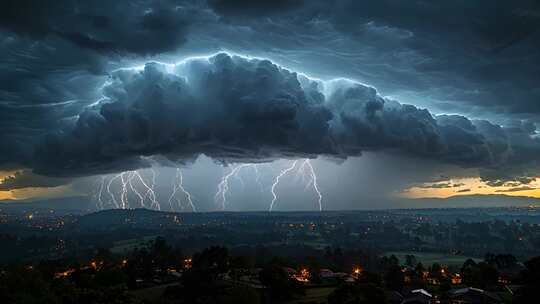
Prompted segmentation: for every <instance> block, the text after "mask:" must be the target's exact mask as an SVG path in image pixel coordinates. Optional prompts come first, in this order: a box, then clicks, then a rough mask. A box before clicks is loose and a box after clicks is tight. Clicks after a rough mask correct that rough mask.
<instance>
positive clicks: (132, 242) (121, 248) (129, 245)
mask: <svg viewBox="0 0 540 304" xmlns="http://www.w3.org/2000/svg"><path fill="white" fill-rule="evenodd" d="M155 238H156V237H155V236H146V237H143V238H139V239H128V240H122V241H118V242H115V243H114V245H113V247H112V248H111V252H112V253H115V254H126V253H128V252H131V251H133V249H135V248H143V247H146V246H148V243H149V242H150V241H153V240H154V239H155Z"/></svg>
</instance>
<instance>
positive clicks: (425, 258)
mask: <svg viewBox="0 0 540 304" xmlns="http://www.w3.org/2000/svg"><path fill="white" fill-rule="evenodd" d="M392 254H393V255H395V256H396V257H397V258H398V259H399V262H400V263H401V264H405V261H406V258H405V256H406V255H414V256H415V257H416V261H417V262H421V263H422V264H424V266H429V265H432V264H433V263H439V264H444V265H447V266H461V265H463V262H465V261H466V260H467V259H473V260H474V261H475V262H479V261H481V259H478V258H473V257H469V256H464V255H453V254H448V253H436V252H414V251H410V252H408V251H393V252H386V253H385V254H384V255H386V256H389V255H392Z"/></svg>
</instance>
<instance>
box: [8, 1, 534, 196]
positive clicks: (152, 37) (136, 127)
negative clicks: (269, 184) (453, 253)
mask: <svg viewBox="0 0 540 304" xmlns="http://www.w3.org/2000/svg"><path fill="white" fill-rule="evenodd" d="M0 8H1V9H0V69H1V73H0V137H1V138H0V139H1V144H0V170H7V169H9V170H26V171H24V172H29V171H31V170H34V171H35V172H36V173H41V174H46V175H54V176H66V177H71V176H80V175H88V174H98V173H103V172H116V171H118V170H131V169H136V168H140V167H145V166H149V165H151V164H154V163H155V161H159V162H162V163H163V162H166V161H164V160H167V161H169V162H171V161H172V162H180V163H189V162H191V161H193V160H194V159H195V158H196V156H197V155H199V154H201V153H202V154H206V155H208V156H210V157H212V158H213V159H214V160H215V161H217V162H222V163H229V162H265V161H270V160H274V159H277V158H297V157H316V156H323V157H330V158H331V159H341V160H342V159H344V158H346V157H349V156H357V155H360V154H362V153H363V152H366V151H374V152H378V151H385V153H386V152H388V153H392V154H393V155H398V156H399V155H401V156H403V157H407V158H406V159H410V158H409V157H412V158H414V159H416V160H418V163H420V162H422V163H423V164H425V166H426V167H430V168H432V169H433V170H435V165H433V163H434V162H437V163H441V164H455V165H458V166H460V167H465V168H478V169H479V173H478V174H479V175H480V177H481V178H482V180H483V181H485V182H486V183H487V184H488V185H499V184H500V185H502V184H508V183H515V184H516V185H515V187H519V186H520V185H521V184H527V183H528V182H530V181H532V180H534V178H535V177H537V176H538V174H539V172H540V166H539V164H538V159H539V157H538V155H540V148H539V147H540V144H539V137H538V126H539V123H540V107H539V103H538V99H539V98H540V90H539V86H538V82H537V81H536V78H537V75H539V74H540V52H539V51H538V50H540V44H539V41H540V39H538V38H539V37H540V31H539V30H538V29H539V28H540V6H539V5H538V2H537V1H533V0H524V1H503V0H500V1H499V0H495V1H493V0H474V1H453V2H448V1H442V0H441V1H429V2H426V1H394V0H384V1H378V2H373V1H355V0H338V1H332V2H329V1H302V0H280V1H244V0H235V1H220V0H208V1H204V0H201V1H182V0H137V1H122V0H121V1H101V0H98V1H77V0H59V1H54V2H47V3H45V2H44V1H37V0H20V1H11V0H8V1H3V2H2V4H1V5H0ZM221 51H228V52H229V53H225V54H222V55H218V56H214V57H211V58H209V59H206V57H205V58H202V59H196V60H190V61H189V62H185V63H183V64H180V65H178V66H173V65H171V64H160V63H153V62H154V61H156V62H157V61H159V62H168V63H171V62H176V61H177V60H178V59H179V58H189V57H190V56H198V55H207V54H215V53H219V52H221ZM234 53H237V54H245V55H250V56H256V57H258V58H265V59H268V60H264V59H249V60H248V59H246V58H243V57H234V56H233V57H231V56H230V55H227V54H234ZM138 65H142V66H144V67H142V68H139V69H128V68H126V67H132V66H138ZM282 66H284V67H287V68H282ZM295 71H298V72H303V73H305V74H308V75H312V76H313V77H317V78H320V80H319V79H316V78H308V77H306V76H304V75H303V74H299V73H295ZM337 77H344V78H337ZM158 156H159V159H157V158H158ZM428 164H429V165H428ZM383 166H384V164H382V165H381V171H382V172H386V171H385V169H384V168H382V167H383ZM470 172H471V171H467V174H470ZM409 173H410V174H411V175H414V173H413V172H409ZM439 173H440V174H442V175H451V174H456V172H452V173H451V174H450V173H449V174H446V173H445V172H438V173H437V174H439ZM17 178H20V179H21V180H22V181H23V182H21V183H20V184H19V183H16V181H15V180H10V184H11V185H13V186H15V184H19V185H23V184H24V185H29V184H31V183H32V181H35V183H36V185H39V184H41V185H44V184H47V182H44V181H37V180H36V179H34V178H31V179H22V178H23V176H17ZM449 178H451V176H449ZM429 181H433V180H428V181H424V180H422V181H419V182H429ZM5 187H7V186H5Z"/></svg>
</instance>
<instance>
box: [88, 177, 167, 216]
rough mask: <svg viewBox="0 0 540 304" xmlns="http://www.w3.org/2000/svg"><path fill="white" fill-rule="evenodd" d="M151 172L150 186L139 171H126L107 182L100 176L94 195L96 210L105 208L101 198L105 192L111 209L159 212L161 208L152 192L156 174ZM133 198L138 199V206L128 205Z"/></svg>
mask: <svg viewBox="0 0 540 304" xmlns="http://www.w3.org/2000/svg"><path fill="white" fill-rule="evenodd" d="M151 172H152V183H150V184H149V183H147V182H146V179H145V178H144V177H143V175H141V173H140V172H139V171H126V172H122V173H119V174H116V175H114V176H112V177H110V178H109V180H108V182H107V178H108V177H107V176H102V177H101V183H100V184H99V188H98V190H97V194H96V195H95V199H96V206H97V207H98V209H104V208H105V201H104V199H103V196H104V192H105V191H107V194H108V196H109V200H108V201H107V202H106V203H107V204H108V205H110V206H112V208H117V209H126V208H132V207H135V206H140V207H142V208H152V209H157V210H160V209H161V207H160V205H159V202H158V200H157V196H156V193H155V191H154V187H155V176H156V173H155V171H154V170H153V169H151ZM116 181H118V182H116ZM115 187H119V188H120V190H118V191H115V190H114V188H115ZM133 196H136V197H137V198H138V201H139V204H136V205H132V204H131V203H130V198H133ZM148 200H150V204H148V203H147V201H148Z"/></svg>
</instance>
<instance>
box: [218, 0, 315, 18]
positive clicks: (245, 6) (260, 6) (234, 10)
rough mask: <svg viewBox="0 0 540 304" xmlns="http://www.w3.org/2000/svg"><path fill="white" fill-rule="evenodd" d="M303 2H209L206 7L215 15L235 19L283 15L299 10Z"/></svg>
mask: <svg viewBox="0 0 540 304" xmlns="http://www.w3.org/2000/svg"><path fill="white" fill-rule="evenodd" d="M303 4H304V0H274V1H251V0H209V1H208V5H209V6H210V7H211V8H213V9H214V10H215V11H216V12H217V13H219V14H221V15H224V16H235V17H261V16H268V15H276V14H284V13H286V12H288V11H294V10H296V9H299V8H300V7H302V6H303Z"/></svg>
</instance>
